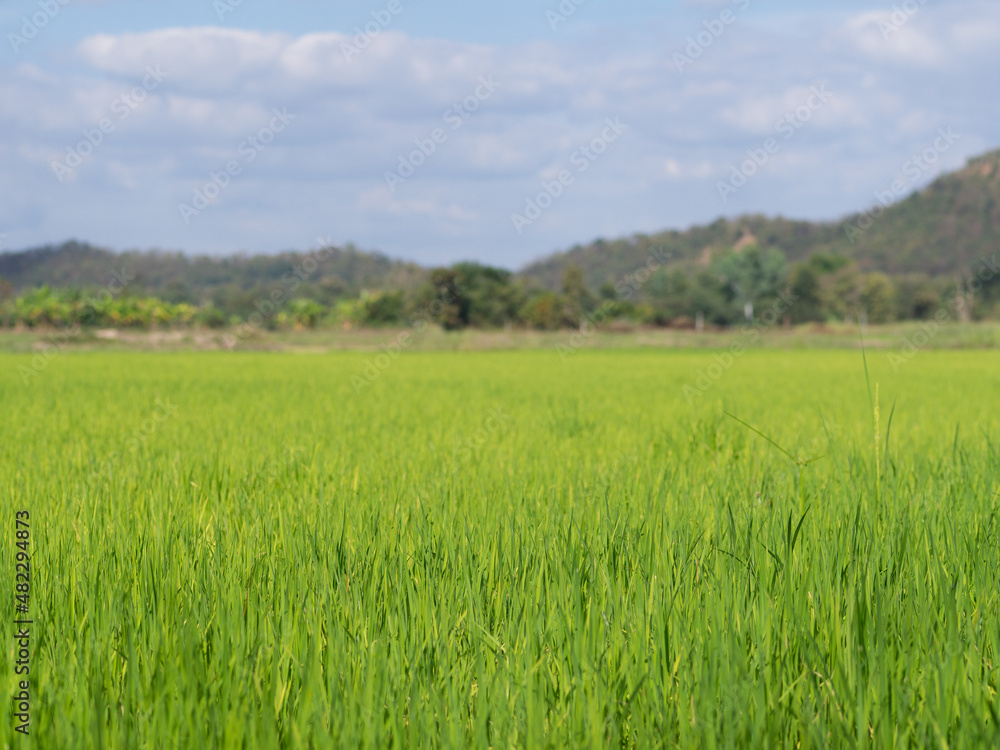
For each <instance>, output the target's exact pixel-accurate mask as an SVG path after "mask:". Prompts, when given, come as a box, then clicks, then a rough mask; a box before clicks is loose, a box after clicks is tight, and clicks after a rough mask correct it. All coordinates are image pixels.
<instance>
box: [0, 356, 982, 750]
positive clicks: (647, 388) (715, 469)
mask: <svg viewBox="0 0 1000 750" xmlns="http://www.w3.org/2000/svg"><path fill="white" fill-rule="evenodd" d="M373 358H374V355H373V354H372V353H363V352H339V353H316V354H309V353H301V354H288V353H266V352H263V353H262V352H187V353H184V352H162V353H145V354H142V353H128V352H84V353H80V352H72V351H67V352H64V353H61V354H59V355H58V356H56V357H54V358H52V359H51V361H47V362H46V365H45V366H44V368H42V369H40V370H39V371H37V372H36V373H35V376H32V377H29V378H27V380H28V382H27V383H25V382H24V380H25V376H24V374H23V370H22V369H21V368H26V367H27V368H30V367H31V366H32V365H31V362H32V356H31V355H27V354H25V355H20V354H0V408H2V423H0V424H2V438H0V518H2V519H3V524H2V527H3V531H2V536H0V538H2V542H0V548H2V549H3V550H4V554H3V560H2V565H0V570H2V571H3V575H2V576H0V579H2V580H3V581H4V583H5V586H4V590H3V592H2V597H3V599H2V601H4V607H3V610H2V611H3V612H4V617H3V618H0V619H2V620H3V621H5V622H6V623H7V624H6V625H5V626H4V630H5V632H4V633H3V646H2V647H0V697H2V698H3V700H4V704H5V706H6V707H9V706H11V704H12V701H13V702H15V703H16V701H14V696H15V695H16V694H17V692H18V690H19V688H18V684H17V680H18V679H20V678H18V677H16V676H15V661H16V657H17V653H18V649H17V643H16V641H15V638H14V636H15V633H16V627H15V625H14V624H13V622H14V620H15V619H16V618H17V617H18V615H17V613H16V611H15V557H16V553H17V551H18V548H17V547H16V546H15V542H16V537H15V513H17V512H18V511H28V512H29V513H30V555H31V558H30V559H31V562H30V566H31V568H30V569H31V575H30V579H31V580H30V610H29V616H30V618H31V619H32V621H33V624H32V626H31V627H32V630H31V656H30V685H31V687H30V694H31V698H30V705H31V725H30V736H29V737H27V738H25V737H23V736H22V735H21V734H18V733H17V732H15V729H14V723H13V720H10V717H11V711H10V710H9V708H5V709H4V711H5V713H4V718H5V721H4V722H0V747H3V748H21V747H36V748H46V749H47V748H57V749H58V748H272V747H273V748H278V747H281V748H334V747H338V748H339V747H351V748H355V747H414V748H415V747H455V748H464V747H482V748H486V747H492V748H508V747H532V748H534V747H539V748H546V747H555V748H566V747H591V748H606V747H628V748H631V747H635V748H650V747H675V746H680V747H692V748H695V747H697V748H731V747H768V748H814V747H872V748H892V747H902V748H911V747H912V748H924V747H935V748H952V749H956V748H981V747H998V746H1000V695H998V690H1000V517H998V511H1000V352H996V351H930V350H928V351H920V352H918V353H916V354H915V356H912V358H910V359H907V360H906V361H905V363H904V364H902V365H899V363H898V362H896V363H895V366H894V363H893V362H891V361H890V359H889V357H888V353H887V352H884V351H879V352H875V351H871V350H869V351H868V353H867V376H866V364H865V361H864V359H863V356H862V352H861V350H860V349H855V350H841V351H814V350H791V351H789V350H757V351H750V352H747V353H745V354H743V355H742V356H741V357H738V358H736V359H735V360H733V361H732V362H731V363H730V364H729V366H723V364H720V361H721V362H727V361H728V360H725V357H724V356H723V355H722V353H721V352H718V351H676V350H668V349H665V350H657V351H651V350H640V349H631V350H616V351H607V350H581V351H575V352H572V353H571V354H570V355H569V356H564V357H561V356H560V355H559V354H558V353H557V352H556V351H555V350H554V349H547V350H534V351H495V352H490V351H484V352H405V353H403V354H402V355H401V356H399V357H398V358H396V359H392V361H391V362H390V363H389V364H388V366H386V367H385V368H376V370H377V377H374V378H371V379H369V378H368V377H367V376H366V375H365V374H364V373H365V372H366V369H368V372H369V374H370V373H371V370H370V368H367V366H366V363H369V362H371V361H372V360H373ZM359 379H360V380H359ZM699 382H700V386H699ZM701 386H705V387H704V388H702V387H701ZM22 616H23V615H22ZM8 720H10V721H8Z"/></svg>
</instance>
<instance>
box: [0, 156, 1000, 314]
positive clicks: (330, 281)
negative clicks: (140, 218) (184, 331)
mask: <svg viewBox="0 0 1000 750" xmlns="http://www.w3.org/2000/svg"><path fill="white" fill-rule="evenodd" d="M872 200H873V202H874V200H875V198H874V196H873V197H872ZM877 213H878V214H879V216H878V217H877V218H872V219H871V221H870V223H869V221H868V218H869V217H866V216H864V215H861V214H854V215H851V216H847V217H845V218H843V219H842V220H840V221H831V222H807V221H792V220H789V219H785V218H781V217H778V218H768V217H766V216H760V215H749V216H742V217H739V218H736V219H718V220H716V221H715V222H713V223H711V224H708V225H705V226H696V227H692V228H690V229H687V230H685V231H677V230H668V231H664V232H660V233H658V234H650V235H635V236H632V237H627V238H621V239H616V240H603V239H599V240H595V241H594V242H591V243H589V244H587V245H578V246H576V247H573V248H571V249H570V250H567V251H565V252H560V253H556V254H554V255H551V256H549V257H547V258H543V259H541V260H538V261H536V262H534V263H531V264H530V265H528V266H527V267H525V268H524V269H522V270H521V271H520V272H519V273H518V274H517V275H518V276H520V277H521V278H523V279H525V280H526V281H528V282H529V283H532V284H537V285H540V286H542V287H545V288H549V289H553V290H555V289H558V288H559V286H560V284H561V280H562V276H563V271H564V270H565V268H566V266H567V265H569V264H571V263H572V264H576V265H577V266H579V267H580V268H581V269H582V270H583V273H584V278H585V281H586V282H587V285H588V286H589V287H590V288H591V289H595V290H596V289H598V288H599V287H600V286H601V285H602V284H604V283H606V282H616V281H618V280H621V279H623V278H624V277H626V276H627V275H628V274H631V273H634V272H635V271H636V270H638V269H639V268H640V267H642V266H643V265H644V264H645V263H646V262H647V259H648V258H649V257H650V253H651V252H652V251H653V250H656V253H657V256H656V257H658V258H662V257H668V258H669V262H670V263H679V264H686V265H688V266H691V265H699V264H703V265H707V264H708V263H709V262H710V261H711V259H712V257H713V256H714V255H716V254H718V253H721V252H723V251H725V250H726V249H729V248H732V247H740V246H743V245H746V244H749V243H752V242H756V243H757V244H759V245H760V246H761V247H762V248H765V249H767V248H777V249H779V250H781V251H782V252H783V253H784V254H785V256H786V257H787V258H788V260H789V261H791V262H796V261H801V260H805V259H806V258H808V257H810V256H811V255H813V254H815V253H819V252H825V253H837V254H842V255H845V256H847V257H849V258H852V259H854V260H855V261H856V262H857V264H858V266H859V268H860V269H861V270H862V271H885V272H887V273H889V274H892V275H899V274H907V273H921V272H922V273H926V274H928V275H931V276H942V275H949V276H950V275H954V274H960V273H965V272H968V271H969V270H970V269H972V268H973V267H975V266H976V265H978V261H979V259H980V258H983V257H988V258H992V256H993V254H994V253H996V252H998V251H1000V150H997V151H992V152H990V153H987V154H984V155H982V156H979V157H976V158H974V159H971V160H969V162H968V163H967V164H966V166H965V167H964V168H963V169H961V170H958V171H956V172H952V173H950V174H946V175H942V176H941V177H939V178H937V179H936V180H934V182H932V183H931V184H930V185H928V186H927V187H925V188H923V189H921V190H919V191H917V192H915V193H913V194H911V195H909V196H908V197H906V198H905V199H903V200H901V201H899V202H897V203H893V204H892V205H890V206H889V207H888V208H886V209H884V211H883V210H881V208H880V209H879V210H878V211H877ZM307 257H309V254H308V253H301V252H284V253H279V254H277V255H253V256H242V255H234V256H228V257H222V258H213V257H206V256H188V255H185V254H183V253H179V252H162V251H149V252H138V251H129V252H124V253H115V252H112V251H110V250H105V249H102V248H98V247H94V246H92V245H88V244H84V243H79V242H75V241H72V242H66V243H64V244H62V245H58V246H46V247H41V248H35V249H32V250H25V251H21V252H7V253H0V280H5V281H6V282H8V283H9V284H10V285H11V286H12V287H13V289H14V291H15V292H19V291H21V290H23V289H27V288H29V287H35V286H41V285H48V286H51V287H57V288H66V287H101V286H104V285H106V284H107V283H108V282H109V281H110V280H111V279H112V278H113V275H112V274H113V272H115V271H120V270H121V269H122V267H125V268H127V269H128V271H129V273H130V274H134V276H135V279H134V280H133V281H132V282H131V283H130V285H129V288H130V290H131V291H133V292H134V293H140V292H142V293H148V294H153V295H156V296H159V297H161V298H164V299H167V300H168V301H172V302H181V301H184V302H194V303H202V302H205V301H208V300H214V301H215V302H216V303H217V304H221V303H223V302H225V300H226V299H227V298H232V297H234V296H236V297H238V296H240V295H244V296H245V295H247V294H253V293H259V292H260V291H261V290H262V289H266V288H267V287H268V286H269V285H274V284H276V283H279V282H280V281H281V279H282V278H283V277H284V276H285V275H286V274H288V273H289V272H291V271H292V269H293V268H297V267H300V265H301V263H302V262H303V261H304V260H305V259H306V258H307ZM304 278H305V281H304V282H303V286H305V285H316V286H318V287H320V288H321V289H320V290H319V292H320V293H319V296H320V297H324V296H326V297H330V298H332V297H335V296H337V295H338V294H343V293H351V292H358V291H360V290H362V289H371V290H377V289H401V290H412V289H414V288H415V287H416V286H418V285H419V284H420V282H421V281H423V280H424V279H426V278H427V269H425V268H422V267H420V266H419V265H417V264H414V263H406V262H403V261H399V260H393V259H391V258H389V257H388V256H385V255H382V254H380V253H374V252H363V251H360V250H357V249H355V248H354V247H352V246H350V245H348V246H347V247H345V248H331V249H330V257H329V258H328V259H326V260H325V261H323V262H322V263H321V264H319V267H318V268H316V269H315V270H314V271H313V272H312V273H309V274H306V276H305V277H304ZM313 296H316V295H313Z"/></svg>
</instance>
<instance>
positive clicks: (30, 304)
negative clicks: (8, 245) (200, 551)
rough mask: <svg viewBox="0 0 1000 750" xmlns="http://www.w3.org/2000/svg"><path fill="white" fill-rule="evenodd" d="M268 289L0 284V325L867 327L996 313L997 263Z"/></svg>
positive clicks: (741, 254)
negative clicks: (916, 269)
mask: <svg viewBox="0 0 1000 750" xmlns="http://www.w3.org/2000/svg"><path fill="white" fill-rule="evenodd" d="M271 286H273V284H271V285H270V286H269V285H268V284H259V285H256V286H253V287H250V288H246V289H244V288H239V287H236V286H234V285H227V286H221V287H218V288H217V289H215V290H214V292H213V293H212V295H211V297H210V298H208V299H205V300H203V301H201V302H200V303H199V302H194V301H190V300H187V299H183V298H181V299H170V298H169V295H167V296H166V298H165V297H164V296H158V295H148V294H142V293H141V292H139V293H134V292H132V291H131V290H130V288H129V286H127V285H124V286H120V287H118V288H116V289H114V290H109V289H107V288H93V287H91V288H62V289H58V288H52V287H49V286H41V287H35V288H31V289H27V290H24V291H22V292H21V293H19V294H15V293H14V291H13V288H12V286H11V285H10V284H8V283H5V282H3V280H2V279H0V326H4V327H7V328H16V327H26V328H46V327H64V326H71V325H79V326H84V327H114V328H138V329H153V328H179V327H180V328H183V327H208V328H220V329H221V328H226V327H230V326H238V325H240V324H244V323H246V322H247V321H248V320H250V321H251V322H253V323H254V324H255V325H258V326H259V327H262V328H266V329H272V330H281V329H308V328H316V327H321V326H341V327H345V328H351V327H361V328H367V327H392V326H397V327H398V326H405V325H407V321H409V320H411V319H413V318H414V316H420V317H421V318H422V319H425V320H428V319H429V320H431V321H432V322H434V323H436V324H437V325H439V326H441V327H442V328H444V329H446V330H459V329H463V328H481V329H496V328H505V327H508V328H510V327H513V328H521V329H532V330H556V329H560V328H578V327H580V326H581V325H583V324H585V323H586V322H587V321H588V320H594V318H595V312H597V311H600V315H599V320H600V322H601V323H607V324H612V323H615V322H618V323H620V324H626V325H650V326H670V327H675V328H701V327H704V326H708V327H726V326H733V325H738V324H741V323H743V322H746V321H747V320H751V319H754V317H755V316H758V315H760V314H761V312H762V311H763V310H765V309H773V308H774V307H775V305H776V303H777V301H778V300H779V299H781V300H783V301H784V303H785V304H782V305H781V322H782V323H784V324H789V325H791V324H799V323H806V322H818V323H823V322H829V321H846V320H855V319H857V318H859V317H860V318H861V319H864V320H867V321H868V322H869V323H887V322H891V321H894V320H906V319H917V320H919V319H928V318H931V317H934V316H937V315H939V314H940V313H941V311H942V310H946V311H947V313H948V315H949V316H953V317H954V318H956V319H958V320H964V321H971V320H977V319H983V318H1000V261H998V259H997V257H996V256H994V258H993V259H984V260H983V261H982V263H981V264H980V266H979V267H978V268H976V269H972V270H971V271H970V273H968V274H964V275H962V276H960V277H951V278H949V277H932V276H929V275H926V274H919V273H916V274H914V273H911V274H903V275H897V276H890V275H888V274H885V273H882V272H870V273H865V272H862V271H861V270H859V268H858V266H857V264H856V263H854V262H853V261H851V260H850V259H848V258H847V257H845V256H842V255H836V254H825V253H818V254H816V255H813V256H812V257H810V258H809V259H808V260H806V261H803V262H799V263H795V264H791V265H789V264H788V263H787V261H786V258H785V256H784V255H783V254H782V253H781V252H780V251H778V250H776V249H773V248H769V249H762V248H760V247H759V246H758V245H756V244H754V245H750V246H749V247H743V248H740V249H738V250H737V249H730V250H728V251H726V252H723V253H720V254H718V255H717V256H716V257H714V258H711V259H710V260H709V261H681V262H675V263H671V262H670V259H669V257H667V256H665V255H657V254H656V252H655V251H654V252H652V253H650V256H649V258H648V260H647V262H646V263H645V264H644V265H642V266H640V267H638V268H636V269H635V270H634V271H633V272H631V273H627V274H624V275H622V276H621V277H620V278H618V279H608V280H607V281H606V282H604V283H603V284H601V285H600V286H599V287H598V288H597V289H593V288H591V287H590V286H588V284H587V283H586V280H585V276H584V273H583V271H582V270H581V269H580V268H579V267H578V266H576V265H574V264H569V265H567V266H566V267H565V268H564V270H563V274H562V283H561V285H560V287H559V289H557V290H552V289H546V288H543V287H541V286H540V285H539V284H538V282H536V281H534V280H532V279H530V278H527V279H526V278H523V277H519V276H517V275H516V274H514V273H512V272H510V271H507V270H505V269H501V268H494V267H491V266H488V265H483V264H479V263H474V262H463V263H456V264H454V265H451V266H448V267H441V268H434V269H431V270H430V271H427V272H426V274H425V277H424V279H423V280H422V281H421V282H420V283H416V284H411V285H409V286H408V287H407V288H401V289H392V288H381V289H379V288H375V289H360V290H354V289H351V288H350V287H348V286H347V285H346V284H344V283H343V282H340V281H339V280H338V278H337V277H322V278H320V279H319V280H317V281H316V282H314V283H308V284H301V285H300V286H299V287H297V288H296V293H295V295H294V296H288V298H284V299H283V301H282V303H281V304H280V305H275V304H272V303H271V302H270V300H271V299H273V298H274V289H272V288H270V287H271Z"/></svg>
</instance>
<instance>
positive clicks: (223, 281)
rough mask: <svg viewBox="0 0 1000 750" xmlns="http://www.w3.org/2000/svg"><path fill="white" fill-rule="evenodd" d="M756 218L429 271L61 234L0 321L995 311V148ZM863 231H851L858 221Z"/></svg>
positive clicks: (679, 317) (540, 321)
mask: <svg viewBox="0 0 1000 750" xmlns="http://www.w3.org/2000/svg"><path fill="white" fill-rule="evenodd" d="M868 218H869V219H870V223H868V222H866V220H865V217H860V216H853V217H847V219H845V220H844V221H843V222H840V223H836V224H832V223H831V224H810V223H804V222H791V221H786V220H784V219H765V218H764V217H759V216H750V217H743V218H741V219H736V220H732V221H727V220H724V219H719V220H718V221H716V222H715V223H713V224H711V225H709V226H707V227H696V228H693V229H690V230H688V231H686V232H665V233H662V234H659V235H650V236H635V237H631V238H627V239H622V240H617V241H613V242H606V241H603V240H599V241H597V242H595V243H593V244H592V245H589V246H587V247H578V248H575V249H573V250H570V251H568V252H566V253H561V254H557V255H555V256H552V257H551V258H549V259H546V260H544V261H540V262H538V263H535V264H532V265H531V266H529V267H527V268H525V269H523V270H522V271H521V272H520V273H512V272H510V271H507V270H504V269H499V268H490V267H488V266H483V265H480V264H477V263H457V264H455V265H453V266H451V267H448V268H435V269H423V268H420V267H418V266H416V265H413V264H407V263H402V262H399V261H392V260H390V259H389V258H387V257H385V256H382V255H379V254H377V253H366V252H361V251H359V250H357V249H355V248H353V247H347V248H335V247H326V246H324V247H321V248H317V249H316V250H314V251H312V252H310V253H283V254H280V255H274V256H253V257H242V256H237V257H231V258H222V259H211V258H205V257H188V256H185V255H183V254H180V253H163V252H153V253H138V252H129V253H122V254H115V253H111V252H109V251H106V250H100V249H98V248H94V247H90V246H87V245H80V244H78V243H67V244H66V245H63V246H60V247H57V248H52V247H50V248H41V249H37V250H32V251H26V252H22V253H7V254H2V255H0V326H8V327H10V326H28V327H38V326H67V325H82V326H134V327H143V328H150V327H164V326H167V327H177V326H191V325H200V326H211V327H225V326H231V325H241V324H242V325H250V326H252V327H256V328H260V327H264V328H303V327H314V326H317V325H345V326H380V325H390V326H401V325H413V324H414V321H417V320H431V321H433V322H435V323H437V324H439V325H441V326H443V327H444V328H447V329H456V328H464V327H482V328H496V327H504V326H518V327H524V328H533V329H556V328H562V327H570V328H576V327H580V326H581V325H586V324H587V323H588V322H590V323H593V324H602V323H606V322H608V321H614V320H620V321H623V322H626V323H632V324H652V325H670V326H676V327H687V326H695V325H699V324H707V325H718V326H728V325H733V324H736V323H738V322H740V321H743V320H745V319H747V318H752V317H754V316H755V315H758V316H759V315H760V314H761V313H762V312H766V311H768V310H772V311H773V313H772V317H774V318H776V319H778V320H782V321H784V322H788V323H799V322H806V321H816V322H825V321H830V320H847V319H855V318H858V317H861V318H866V319H867V320H868V321H870V322H888V321H892V320H903V319H925V318H931V317H939V318H940V317H942V316H947V317H954V318H956V319H958V320H962V321H968V320H974V319H979V318H996V317H1000V152H994V153H991V154H987V155H985V156H983V157H980V158H978V159H974V160H972V161H970V163H969V165H968V166H967V167H966V168H965V169H963V170H961V171H959V172H957V173H954V174H951V175H946V176H944V177H941V178H939V179H938V180H936V181H935V182H933V183H932V184H931V185H930V186H929V187H927V188H926V189H924V190H923V191H921V192H919V193H915V194H913V195H911V196H910V197H909V198H907V199H905V200H903V201H901V202H900V203H897V204H895V205H893V206H891V207H890V208H888V209H886V210H885V211H884V212H880V215H878V216H872V217H868ZM858 227H861V229H858Z"/></svg>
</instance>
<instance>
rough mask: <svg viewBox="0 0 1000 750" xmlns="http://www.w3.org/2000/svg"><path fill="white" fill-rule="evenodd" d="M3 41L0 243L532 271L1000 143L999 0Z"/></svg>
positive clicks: (398, 12) (12, 5)
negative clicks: (543, 260) (606, 240)
mask: <svg viewBox="0 0 1000 750" xmlns="http://www.w3.org/2000/svg"><path fill="white" fill-rule="evenodd" d="M64 3H65V4H64ZM576 3H579V5H577V4H576ZM0 33H2V36H3V39H2V40H0V191H2V195H3V200H2V201H0V242H2V245H0V249H20V248H24V247H29V246H34V245H38V244H42V243H47V242H60V241H62V240H65V239H68V238H78V239H81V240H86V241H90V242H93V243H97V244H101V245H105V246H108V247H112V248H115V249H127V248H154V247H157V248H164V249H181V250H185V251H188V252H197V253H212V254H220V253H230V252H234V251H245V252H272V251H278V250H282V249H289V248H299V249H307V248H309V247H313V246H315V245H316V243H317V238H326V239H329V240H330V241H332V242H335V243H346V242H353V243H355V244H356V245H358V246H359V247H362V248H366V249H378V250H381V251H384V252H386V253H389V254H390V255H394V256H398V257H403V258H408V259H414V260H417V261H420V262H423V263H427V264H430V263H443V262H451V261H454V260H459V259H476V260H480V261H483V262H488V263H493V264H496V265H502V266H506V267H509V268H516V267H519V266H521V265H523V264H524V263H526V262H528V261H530V260H532V259H534V258H537V257H540V256H542V255H545V254H547V253H549V252H551V251H554V250H558V249H565V248H567V247H569V246H571V245H573V244H575V243H578V242H587V241H589V240H591V239H594V238H596V237H601V236H603V237H616V236H622V235H630V234H633V233H636V232H653V231H657V230H661V229H665V228H684V227H687V226H690V225H692V224H696V223H702V222H706V221H711V220H713V219H715V218H717V217H718V216H722V215H724V216H735V215H738V214H741V213H745V212H763V213H766V214H770V215H773V214H782V215H785V216H790V217H795V218H810V219H832V218H836V217H838V216H841V215H843V214H845V213H847V212H850V211H854V210H857V209H860V208H863V207H865V206H867V205H869V204H871V203H872V202H874V200H875V192H876V191H880V192H882V193H883V194H884V193H885V191H887V190H891V189H892V186H893V183H894V182H895V183H896V186H897V188H898V187H902V188H905V191H909V190H912V189H914V188H917V187H919V186H921V185H923V184H926V182H927V181H929V180H930V179H932V178H933V176H934V175H936V174H938V173H940V172H942V171H946V170H950V169H954V168H956V167H958V166H961V165H962V164H963V163H964V161H965V159H966V158H968V157H969V156H971V155H975V154H978V153H981V152H983V151H986V150H990V149H994V148H997V147H998V146H1000V117H998V114H1000V107H998V97H997V94H998V92H1000V85H998V84H997V79H996V75H997V70H998V69H1000V3H997V2H996V0H953V1H948V0H923V1H922V2H921V0H905V2H900V1H898V0H897V2H889V1H887V2H882V1H881V0H880V1H877V2H876V1H873V0H868V1H867V2H862V1H861V0H826V1H825V2H819V3H814V4H806V3H802V2H798V3H792V2H791V1H790V0H772V1H771V2H766V1H765V0H721V1H714V0H708V1H703V2H699V1H697V0H673V1H671V0H658V1H657V2H654V1H653V0H615V2H611V0H562V2H561V3H560V0H530V1H529V0H507V2H504V3H498V2H495V1H494V0H490V1H489V2H487V1H486V0H359V1H357V2H321V1H320V0H283V2H280V3H279V2H271V1H268V0H242V2H240V1H239V0H214V2H213V0H174V1H173V2H170V3H165V2H152V0H68V1H67V0H33V1H31V0H0ZM914 157H916V158H915V159H914Z"/></svg>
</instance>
